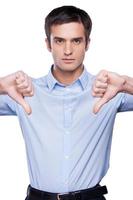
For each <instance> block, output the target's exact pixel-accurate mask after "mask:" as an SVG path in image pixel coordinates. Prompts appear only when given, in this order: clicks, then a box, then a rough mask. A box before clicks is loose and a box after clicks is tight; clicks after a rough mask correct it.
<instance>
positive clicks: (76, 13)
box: [45, 6, 92, 43]
mask: <svg viewBox="0 0 133 200" xmlns="http://www.w3.org/2000/svg"><path fill="white" fill-rule="evenodd" d="M70 22H79V23H82V24H83V26H84V29H85V38H86V43H87V42H88V40H89V36H90V33H91V29H92V21H91V18H90V16H89V15H88V13H87V12H85V11H84V10H81V9H80V8H77V7H75V6H62V7H58V8H55V9H53V10H52V11H51V12H50V13H49V14H48V15H47V16H46V18H45V32H46V36H47V39H48V41H49V43H50V34H51V26H52V25H61V24H65V23H70Z"/></svg>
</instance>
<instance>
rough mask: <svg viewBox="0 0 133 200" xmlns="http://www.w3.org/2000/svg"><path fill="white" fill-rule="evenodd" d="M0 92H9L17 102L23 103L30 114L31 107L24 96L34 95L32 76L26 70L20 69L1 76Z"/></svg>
mask: <svg viewBox="0 0 133 200" xmlns="http://www.w3.org/2000/svg"><path fill="white" fill-rule="evenodd" d="M0 94H7V95H9V96H10V97H11V98H12V99H14V100H15V101H16V102H17V103H19V104H20V105H22V107H23V108H24V110H25V111H26V112H27V113H28V114H30V113H31V108H30V106H29V105H28V104H27V102H26V101H25V100H24V96H32V95H33V85H32V81H31V78H30V77H28V76H27V75H26V74H25V73H24V72H22V71H19V72H16V73H13V74H10V75H8V76H5V77H2V78H0Z"/></svg>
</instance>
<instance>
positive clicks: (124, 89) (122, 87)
mask: <svg viewBox="0 0 133 200" xmlns="http://www.w3.org/2000/svg"><path fill="white" fill-rule="evenodd" d="M121 78H122V84H121V92H126V90H127V80H128V77H127V76H126V75H121Z"/></svg>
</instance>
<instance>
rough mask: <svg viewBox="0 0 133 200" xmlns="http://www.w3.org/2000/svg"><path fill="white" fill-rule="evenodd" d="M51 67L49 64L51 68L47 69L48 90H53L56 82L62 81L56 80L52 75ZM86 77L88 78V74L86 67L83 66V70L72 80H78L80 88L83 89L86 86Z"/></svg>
mask: <svg viewBox="0 0 133 200" xmlns="http://www.w3.org/2000/svg"><path fill="white" fill-rule="evenodd" d="M52 68H53V65H52V66H51V68H50V70H49V73H48V75H47V84H48V87H49V90H50V91H52V90H53V88H54V87H55V85H56V84H59V85H63V84H62V83H60V82H59V81H57V80H56V78H55V77H54V76H53V74H52ZM88 79H89V76H88V73H87V70H86V68H85V67H84V70H83V72H82V74H81V75H80V76H79V78H78V79H77V80H75V81H74V82H76V81H79V82H80V84H81V86H82V88H83V90H84V89H85V88H86V86H87V83H88Z"/></svg>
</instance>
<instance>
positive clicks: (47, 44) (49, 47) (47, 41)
mask: <svg viewBox="0 0 133 200" xmlns="http://www.w3.org/2000/svg"><path fill="white" fill-rule="evenodd" d="M45 42H46V47H47V49H48V51H50V52H51V46H50V43H49V40H48V39H47V38H46V39H45Z"/></svg>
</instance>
